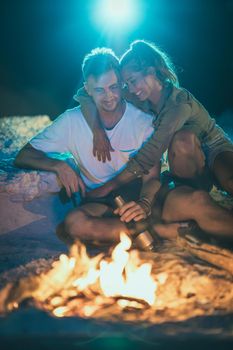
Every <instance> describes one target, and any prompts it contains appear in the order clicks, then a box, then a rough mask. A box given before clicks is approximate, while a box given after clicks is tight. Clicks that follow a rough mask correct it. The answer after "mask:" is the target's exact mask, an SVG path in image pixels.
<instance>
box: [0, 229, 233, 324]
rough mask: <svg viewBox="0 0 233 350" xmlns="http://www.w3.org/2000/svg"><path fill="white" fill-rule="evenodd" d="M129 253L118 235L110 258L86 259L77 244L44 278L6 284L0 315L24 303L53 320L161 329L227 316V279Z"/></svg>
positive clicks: (231, 293) (231, 299)
mask: <svg viewBox="0 0 233 350" xmlns="http://www.w3.org/2000/svg"><path fill="white" fill-rule="evenodd" d="M130 248H131V240H130V238H129V237H128V236H127V235H126V234H124V233H122V234H121V237H120V243H119V244H118V245H117V246H116V247H115V248H114V249H113V251H112V254H111V256H110V255H105V256H104V254H99V255H97V256H95V257H92V258H90V257H89V256H88V255H87V252H86V247H85V246H84V245H83V244H81V243H80V242H78V243H77V244H76V245H73V246H72V248H71V250H70V254H69V256H67V255H64V254H62V255H61V256H60V258H59V260H58V261H55V262H54V263H53V266H52V268H51V269H50V270H49V271H48V272H47V273H44V274H41V275H39V276H29V277H27V278H23V279H21V280H20V281H18V282H17V283H15V284H10V283H9V284H8V285H7V286H6V287H5V288H4V289H3V290H2V291H1V292H0V312H1V313H6V312H9V311H12V310H14V309H16V308H18V307H19V305H20V303H21V302H22V301H23V300H25V299H28V298H30V299H31V298H32V299H33V300H34V305H35V306H36V307H38V308H40V309H43V310H47V311H48V312H50V313H51V314H53V315H54V316H56V317H64V316H66V317H67V316H79V317H84V318H88V317H94V318H102V319H107V320H119V319H120V320H121V321H147V322H157V323H161V322H164V321H168V320H185V319H187V318H189V317H193V316H197V315H210V314H214V313H215V314H216V312H218V313H220V314H224V313H229V312H232V311H233V288H232V286H233V280H232V276H231V275H230V274H227V273H226V272H225V271H221V270H218V269H215V268H213V267H211V269H210V268H209V267H207V266H204V265H203V264H201V265H198V264H197V263H196V264H193V265H192V266H190V264H189V263H188V262H187V260H186V261H185V259H183V258H182V255H181V254H178V256H176V259H174V255H173V256H172V254H171V253H164V254H163V255H161V254H158V253H140V252H138V251H136V250H130ZM161 256H163V259H161ZM171 256H172V258H171ZM210 270H211V271H210ZM220 280H221V283H219V281H220Z"/></svg>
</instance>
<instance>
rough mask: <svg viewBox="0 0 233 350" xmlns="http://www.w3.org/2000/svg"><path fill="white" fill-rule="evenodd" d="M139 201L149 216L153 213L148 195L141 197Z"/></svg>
mask: <svg viewBox="0 0 233 350" xmlns="http://www.w3.org/2000/svg"><path fill="white" fill-rule="evenodd" d="M137 203H138V204H139V205H140V206H141V207H142V209H143V210H144V211H145V213H146V215H147V217H148V216H150V215H151V202H150V200H149V199H148V198H146V197H141V198H139V200H138V201H137Z"/></svg>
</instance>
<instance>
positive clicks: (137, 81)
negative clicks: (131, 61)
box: [122, 65, 162, 102]
mask: <svg viewBox="0 0 233 350" xmlns="http://www.w3.org/2000/svg"><path fill="white" fill-rule="evenodd" d="M122 78H123V80H124V82H125V84H126V85H127V87H128V90H129V92H130V93H132V94H134V95H136V96H137V98H138V99H139V100H140V101H145V100H147V99H148V100H151V102H153V99H154V97H155V96H156V95H157V93H158V92H160V91H161V88H162V86H161V84H160V83H159V81H158V79H156V77H155V74H154V73H153V74H150V73H148V74H143V72H141V71H139V72H137V71H133V70H132V69H131V68H129V67H127V65H126V66H125V67H124V68H123V69H122Z"/></svg>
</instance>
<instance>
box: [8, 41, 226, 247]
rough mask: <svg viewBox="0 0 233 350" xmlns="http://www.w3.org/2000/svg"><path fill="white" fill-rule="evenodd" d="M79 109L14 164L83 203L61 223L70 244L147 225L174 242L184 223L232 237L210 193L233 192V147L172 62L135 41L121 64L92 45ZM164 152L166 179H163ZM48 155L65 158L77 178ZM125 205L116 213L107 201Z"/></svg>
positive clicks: (40, 136) (108, 51) (27, 147)
mask: <svg viewBox="0 0 233 350" xmlns="http://www.w3.org/2000/svg"><path fill="white" fill-rule="evenodd" d="M82 73H83V79H84V87H83V88H82V89H80V90H78V93H77V94H76V95H75V96H74V98H75V99H76V100H77V101H78V102H79V104H80V106H79V107H75V108H73V109H69V110H67V111H65V112H64V113H63V114H61V115H60V116H59V117H58V118H57V119H56V120H55V121H54V122H53V123H52V124H51V125H50V126H48V127H47V128H46V129H44V130H43V131H42V132H41V133H39V134H38V135H36V136H35V137H33V138H32V139H31V140H30V141H29V143H27V144H26V145H25V146H24V147H23V148H22V149H21V150H20V152H19V153H18V155H17V157H16V159H15V164H16V165H17V166H19V167H24V168H31V169H40V170H46V171H52V172H54V173H56V175H57V177H58V179H59V181H60V183H61V185H62V186H63V187H64V188H65V190H66V193H67V195H68V196H69V197H71V196H72V195H73V194H76V193H77V192H78V193H80V195H81V198H82V199H81V203H80V204H79V205H78V206H77V207H76V208H75V209H73V210H72V211H71V212H69V213H68V215H67V216H66V217H65V219H64V221H63V222H62V223H61V224H60V225H59V226H58V228H57V234H58V236H59V237H60V238H61V239H63V240H64V241H65V242H67V243H72V242H74V241H75V240H76V239H81V240H86V241H91V242H115V241H118V240H119V233H120V232H121V231H125V232H126V233H128V234H130V230H129V228H128V226H127V225H126V223H128V222H130V221H132V220H133V221H136V222H137V221H140V220H142V219H146V220H149V221H150V223H152V227H153V231H154V233H156V234H157V235H159V236H160V237H162V238H167V239H174V238H176V236H177V234H178V232H180V230H181V229H182V228H183V226H184V222H187V221H191V222H195V223H196V224H197V225H198V226H199V228H200V229H201V230H202V231H204V232H205V233H206V234H207V235H211V236H216V237H219V238H223V239H232V238H233V215H232V212H231V211H229V210H227V209H225V208H222V207H221V206H219V205H218V204H217V203H216V202H214V200H213V199H212V198H211V196H210V195H209V191H210V190H211V188H212V186H213V185H214V184H215V185H216V186H217V187H218V188H220V189H223V190H224V191H226V192H228V193H229V194H230V195H232V194H233V144H232V142H231V140H230V139H229V138H228V137H227V135H226V134H225V133H224V131H223V130H222V129H221V128H220V127H219V126H218V125H217V124H216V123H215V120H214V119H212V118H211V117H210V116H209V114H208V112H207V111H206V109H205V108H204V107H203V106H202V105H201V103H200V102H198V101H197V100H196V99H195V97H194V96H193V95H192V94H191V93H190V92H189V91H187V90H186V89H184V88H180V87H179V84H178V78H177V76H176V74H175V72H174V68H173V65H172V63H171V62H170V60H169V58H168V57H167V55H166V54H165V53H164V52H161V51H160V50H159V49H158V48H157V47H156V46H155V45H154V44H152V43H149V42H147V41H144V40H137V41H135V42H133V43H132V44H131V45H130V48H129V49H128V50H127V51H126V52H125V53H124V54H123V56H122V57H121V58H120V59H118V58H117V56H116V55H115V54H114V52H113V51H112V50H111V49H108V48H96V49H94V50H92V51H91V52H90V53H89V54H87V55H86V56H85V57H84V60H83V64H82ZM166 151H167V157H168V164H169V172H168V171H167V172H166V173H165V174H164V173H162V174H161V161H162V159H163V155H164V153H165V152H166ZM49 152H60V153H64V152H69V153H70V154H71V155H72V157H73V158H74V160H75V162H76V164H77V166H78V171H75V170H74V169H73V168H72V167H71V166H70V165H69V164H68V163H66V162H65V161H63V160H58V159H53V158H50V157H49ZM118 194H121V195H122V197H123V198H124V199H125V200H126V203H125V204H124V205H123V206H122V207H121V208H120V209H117V210H116V209H115V208H114V205H113V198H114V196H115V195H118Z"/></svg>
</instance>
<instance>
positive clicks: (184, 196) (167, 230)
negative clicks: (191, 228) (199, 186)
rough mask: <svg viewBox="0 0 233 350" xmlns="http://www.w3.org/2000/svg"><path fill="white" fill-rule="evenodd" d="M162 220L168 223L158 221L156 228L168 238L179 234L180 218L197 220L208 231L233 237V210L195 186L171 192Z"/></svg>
mask: <svg viewBox="0 0 233 350" xmlns="http://www.w3.org/2000/svg"><path fill="white" fill-rule="evenodd" d="M162 219H163V220H164V221H165V223H167V224H168V225H160V224H157V225H156V224H155V225H154V229H155V231H156V232H157V233H158V234H159V235H161V236H162V237H164V238H175V237H176V235H177V232H178V231H177V230H178V228H179V227H180V225H179V224H177V221H187V220H195V221H196V222H197V224H198V225H199V227H200V228H201V229H202V230H203V231H205V232H206V233H210V234H212V235H215V236H218V237H222V238H230V239H233V215H232V212H230V211H229V210H227V209H224V208H222V207H221V206H219V205H218V204H217V203H216V202H214V200H213V199H212V198H211V197H210V195H209V194H208V193H207V192H205V191H199V190H194V189H192V188H191V187H187V186H182V187H178V188H176V189H174V190H173V191H171V192H170V193H169V194H168V196H167V198H166V201H165V203H164V207H163V212H162Z"/></svg>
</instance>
